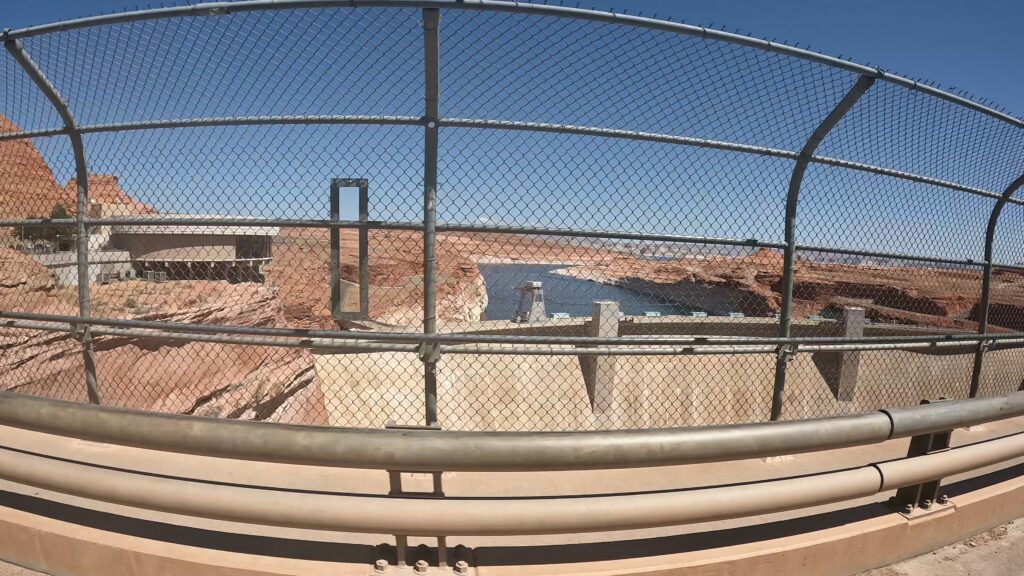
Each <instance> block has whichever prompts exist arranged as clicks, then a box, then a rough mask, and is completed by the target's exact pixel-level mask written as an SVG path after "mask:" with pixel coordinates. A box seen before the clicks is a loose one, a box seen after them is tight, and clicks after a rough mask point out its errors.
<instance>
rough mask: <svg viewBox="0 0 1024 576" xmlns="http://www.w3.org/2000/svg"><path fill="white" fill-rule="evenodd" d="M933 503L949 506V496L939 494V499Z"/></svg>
mask: <svg viewBox="0 0 1024 576" xmlns="http://www.w3.org/2000/svg"><path fill="white" fill-rule="evenodd" d="M935 501H936V502H938V503H939V504H941V505H943V506H945V505H946V504H949V496H948V495H946V494H939V497H938V498H937V499H936V500H935Z"/></svg>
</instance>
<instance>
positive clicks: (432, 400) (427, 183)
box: [421, 8, 441, 426]
mask: <svg viewBox="0 0 1024 576" xmlns="http://www.w3.org/2000/svg"><path fill="white" fill-rule="evenodd" d="M440 20H441V14H440V10H438V9H437V8H424V9H423V103H424V116H423V121H424V125H423V333H424V334H435V333H437V247H436V242H437V136H438V134H437V131H438V130H437V129H438V117H439V115H440V113H439V110H438V95H439V92H440V90H439V80H438V72H439V70H438V69H439V68H440V63H439V59H440V47H439V40H438V25H439V23H440ZM438 350H439V349H438V347H437V345H436V344H434V343H424V345H423V352H422V354H421V358H422V359H423V385H424V395H423V400H424V417H425V420H426V425H427V426H433V425H436V424H437V359H438Z"/></svg>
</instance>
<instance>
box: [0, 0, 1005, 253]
mask: <svg viewBox="0 0 1024 576" xmlns="http://www.w3.org/2000/svg"><path fill="white" fill-rule="evenodd" d="M125 7H128V8H132V7H134V6H131V5H128V6H125V5H124V4H123V3H121V2H117V1H96V2H81V1H79V2H71V1H64V0H49V1H47V2H36V3H29V2H11V1H7V0H0V26H3V27H12V28H17V27H22V26H28V25H32V24H38V23H45V22H50V21H54V20H59V19H66V18H71V17H76V16H84V15H92V14H98V13H107V12H111V11H120V10H121V9H123V8H125ZM596 7H599V8H602V9H606V8H613V9H615V10H616V11H623V10H626V11H628V12H629V13H637V12H642V13H643V14H644V15H654V14H657V15H658V16H659V17H661V18H665V17H669V16H671V17H672V18H673V19H674V20H685V21H687V22H689V23H695V24H701V25H709V26H711V25H713V27H715V28H722V29H728V30H730V31H731V30H734V29H737V28H738V29H739V31H741V32H743V33H748V34H752V35H755V36H760V37H767V38H769V39H772V38H775V39H778V40H780V41H784V42H787V43H790V44H794V43H797V44H799V45H800V46H802V47H803V46H807V45H810V47H811V48H813V49H814V50H817V51H822V52H825V53H828V54H833V55H840V54H841V55H843V56H844V57H848V58H852V59H853V60H855V61H858V62H865V63H871V64H875V65H878V66H881V67H883V68H885V69H887V70H891V71H893V72H896V73H899V74H903V75H907V76H912V77H922V78H926V79H929V80H931V81H934V82H936V83H938V84H939V85H940V86H943V87H946V88H957V89H961V90H964V91H967V92H969V93H970V94H973V95H976V96H980V97H984V98H985V99H988V100H991V101H994V102H995V103H996V104H998V105H999V106H1000V107H1002V108H1004V109H1006V110H1007V111H1009V112H1010V113H1011V114H1022V113H1024V90H1022V84H1024V80H1021V78H1020V76H1019V75H1018V74H1015V73H1014V72H1015V71H1016V70H1019V68H1020V60H1021V57H1022V56H1024V50H1022V49H1021V47H1020V40H1019V33H1020V30H1021V29H1022V25H1024V3H1010V2H990V3H986V2H971V3H968V2H950V1H939V2H929V3H924V2H913V3H911V2H898V1H889V2H876V1H866V2H858V3H838V2H819V3H806V2H803V3H800V2H736V1H721V0H719V1H714V2H710V1H706V2H705V1H695V2H685V3H683V2H660V1H649V2H629V3H627V2H606V3H604V4H601V5H599V6H596ZM230 18H236V17H230ZM353 24H355V26H353ZM417 26H418V21H417V18H416V14H415V13H412V12H410V13H404V14H397V15H395V16H394V17H393V18H392V17H387V18H385V17H377V16H373V15H366V16H364V15H360V16H358V18H357V20H355V21H354V22H353V21H344V22H341V21H338V22H329V21H327V20H326V19H323V18H320V17H319V16H318V15H314V14H307V15H301V14H295V15H289V16H282V15H270V16H268V15H253V16H245V17H241V18H239V19H238V20H237V21H236V22H235V23H232V21H231V20H230V19H227V20H218V19H205V20H204V21H203V22H196V23H193V24H192V25H189V26H187V27H181V28H175V27H174V26H172V25H169V24H168V23H157V24H143V25H137V26H136V27H134V28H132V29H130V30H127V31H122V32H119V31H116V30H114V31H99V30H91V31H83V32H81V33H75V34H71V35H69V36H68V37H67V38H62V39H60V40H59V41H55V42H35V41H29V42H28V43H27V46H28V48H29V49H30V50H31V51H33V54H34V55H35V56H36V58H37V60H38V61H39V62H40V64H41V65H42V66H43V68H44V69H45V70H46V71H47V73H48V75H50V76H51V78H52V79H53V80H54V82H55V84H56V85H57V86H58V88H60V89H61V90H62V92H64V93H65V95H66V96H67V97H68V99H69V100H71V101H72V104H73V107H74V108H75V110H74V111H75V113H76V117H78V118H79V120H80V121H82V122H85V123H101V122H116V121H128V120H133V119H151V118H170V117H195V116H204V115H205V116H218V115H223V116H228V115H240V114H303V113H306V114H326V113H348V114H397V115H414V116H418V115H419V114H420V113H421V110H422V109H421V100H420V98H421V95H420V92H419V87H418V84H416V82H417V81H418V77H419V76H420V75H421V74H422V69H421V68H420V67H419V66H418V63H417V62H416V60H415V56H417V55H418V52H417V50H419V39H418V38H417V37H415V35H414V34H415V31H416V30H417ZM350 29H352V30H358V31H355V32H352V33H351V34H350V35H346V36H343V37H344V40H343V41H342V42H340V43H335V39H336V38H337V35H338V34H339V33H342V32H344V33H345V34H348V30H350ZM396 29H400V30H404V31H407V32H409V34H404V35H403V34H396V33H394V31H395V30H396ZM242 30H245V31H246V34H245V35H242V34H241V33H240V31H242ZM197 39H198V40H197ZM251 39H259V40H260V41H259V42H255V43H252V42H250V40H251ZM33 42H35V44H33ZM97 44H98V45H102V46H105V48H103V49H97V48H95V46H96V45H97ZM90 46H92V47H90ZM310 46H316V49H313V50H311V49H310ZM638 47H639V49H637V48H638ZM167 53H172V54H174V58H167V57H161V56H160V55H161V54H167ZM210 54H214V56H210ZM282 54H285V55H287V54H292V55H295V56H296V57H297V59H296V62H297V64H296V63H294V62H293V61H290V60H288V59H287V58H275V57H274V56H275V55H278V56H280V55H282ZM524 55H525V57H524ZM442 61H443V62H442V113H443V114H444V115H447V116H459V117H490V118H500V119H509V120H532V121H542V122H560V123H571V124H584V125H594V126H602V127H611V128H630V129H638V130H648V131H654V132H667V133H671V134H680V135H690V136H701V137H706V138H713V139H722V140H733V141H738V142H742V143H747V144H760V145H766V146H772V147H778V148H786V149H791V150H797V149H799V148H800V145H801V144H802V142H803V139H804V138H805V137H806V135H808V134H809V132H810V131H811V130H813V127H814V126H815V125H816V123H817V121H818V120H819V119H820V118H821V117H822V116H823V115H824V114H825V113H827V111H828V109H829V108H830V107H831V106H832V105H834V104H835V102H836V101H837V100H838V98H840V97H841V96H842V94H843V93H844V92H845V90H846V89H848V88H849V86H850V85H851V84H852V81H853V80H855V77H853V76H851V75H849V74H845V73H839V72H835V71H833V70H830V69H827V68H824V67H818V66H811V65H807V64H803V63H800V62H797V61H793V60H792V59H786V58H781V57H777V56H772V55H764V54H762V53H758V52H755V51H750V50H746V49H739V48H736V47H733V46H730V45H724V44H718V43H708V42H704V41H699V40H694V39H688V38H687V39H684V38H681V37H676V38H671V37H668V36H667V35H641V34H637V33H635V32H634V31H629V30H626V31H622V30H609V29H606V28H603V27H601V26H596V25H592V24H590V23H583V24H577V23H566V22H563V21H557V20H556V19H550V20H545V21H542V22H541V21H537V20H536V19H528V18H522V17H517V16H507V15H486V16H472V17H463V16H462V15H453V16H447V17H446V18H445V20H444V21H443V22H442ZM339 62H344V63H345V66H344V70H339V66H338V63H339ZM602 66H611V67H612V68H613V69H614V70H615V71H616V73H615V74H613V75H610V76H609V77H604V76H602V74H601V69H602ZM681 70H684V71H681ZM407 79H408V80H410V81H406V80H407ZM15 101H16V103H17V102H22V101H19V100H17V98H15ZM22 105H23V106H24V107H25V108H26V109H28V110H29V111H28V112H27V113H25V114H23V115H22V118H19V121H20V123H22V124H23V125H26V126H29V127H44V126H46V125H47V123H48V122H52V120H51V119H49V118H47V113H45V112H44V107H42V106H39V105H33V104H27V105H26V104H24V103H23V102H22ZM859 106H860V109H858V110H856V111H855V112H856V113H851V115H850V116H849V117H848V118H847V119H846V120H844V124H842V125H840V127H838V128H837V129H836V131H835V132H834V134H833V137H832V138H831V139H830V140H827V141H826V143H825V144H824V145H823V147H822V149H821V152H822V153H824V154H829V155H835V156H841V157H845V158H850V159H853V160H856V161H861V162H868V163H877V164H882V165H885V166H889V167H892V168H896V169H900V170H907V171H916V172H921V173H924V174H926V175H929V176H933V177H936V178H942V179H949V180H958V181H963V182H965V183H967V184H969V185H972V186H978V187H982V188H986V189H992V190H999V189H1001V187H1002V186H1004V185H1005V183H1006V182H1008V181H1009V180H1012V178H1013V177H1015V176H1016V175H1017V174H1016V173H1014V171H1015V170H1019V169H1018V168H1017V166H1024V162H1022V161H1021V160H1022V159H1024V158H1022V152H1018V150H1019V149H1021V147H1020V146H1017V144H1018V143H1019V142H1018V141H1019V138H1020V137H1019V136H1018V135H1017V132H1016V131H1009V132H1008V131H1006V129H1004V128H1002V127H1000V126H998V125H997V124H996V123H994V122H992V121H989V120H986V119H984V118H976V117H969V116H968V115H964V114H962V113H961V112H960V111H958V110H955V109H951V108H950V107H949V106H945V105H942V104H940V103H936V102H932V101H929V100H921V99H915V98H912V97H908V96H907V95H906V94H904V93H901V92H899V91H897V90H895V89H894V88H892V87H891V86H881V84H880V85H879V86H877V87H876V88H874V89H873V91H872V92H871V93H870V95H869V96H868V97H865V99H864V100H863V101H862V103H861V104H860V105H859ZM339 110H340V111H341V112H339ZM901 114H902V115H901ZM33 121H37V122H38V125H33ZM908 126H910V127H908ZM420 138H421V136H420V131H419V129H417V128H409V127H391V128H384V129H380V128H368V127H315V128H308V129H307V128H295V127H292V128H234V129H216V130H185V131H175V132H174V133H173V134H171V133H168V132H167V131H163V132H158V131H152V132H138V133H132V134H128V135H95V136H90V137H89V139H88V140H87V146H88V148H89V155H90V163H91V166H92V169H93V171H96V172H115V173H118V174H119V175H121V177H122V182H123V184H124V186H125V188H127V189H128V190H129V191H130V192H132V193H133V194H135V195H137V196H139V197H141V198H142V199H143V200H145V201H147V202H149V203H151V204H154V205H156V206H157V207H159V208H161V209H162V210H167V211H177V212H206V213H222V214H263V215H275V216H282V217H290V216H310V217H323V215H322V212H323V211H324V208H325V206H326V195H325V194H323V190H322V188H323V186H322V183H323V182H324V181H326V180H327V179H329V178H330V177H333V176H342V177H348V176H358V177H369V178H370V179H371V182H372V185H371V211H372V213H371V218H375V219H396V220H415V219H417V218H418V217H419V210H420V202H419V198H418V193H419V188H418V187H419V180H418V178H419V168H420V161H421V160H420V156H419V155H420V153H421V152H420V146H421V143H420V142H421V140H420ZM441 145H442V149H441V159H440V163H441V166H440V167H441V175H440V191H441V197H440V202H439V209H440V213H441V218H442V219H445V220H449V221H487V222H492V223H519V224H534V225H542V226H559V227H581V228H582V227H593V228H619V229H627V230H634V231H644V232H660V233H675V234H694V235H708V236H733V237H742V238H759V239H763V240H774V241H778V240H780V239H781V209H782V205H783V204H784V193H785V186H786V183H787V181H788V177H789V172H790V170H791V167H792V163H791V162H790V161H784V160H774V159H765V158H752V157H744V156H739V155H736V154H731V153H723V152H716V151H707V150H695V149H692V148H683V147H676V146H669V145H663V144H651V143H630V142H625V141H609V140H606V139H599V140H594V139H587V140H583V139H580V138H578V137H567V136H557V135H546V134H544V135H539V134H527V133H509V132H483V131H479V130H474V129H446V130H445V131H443V136H442V144H441ZM41 148H42V149H43V151H44V154H45V155H46V156H47V158H48V159H49V160H50V161H51V163H52V164H53V165H54V169H55V171H56V172H57V173H58V177H59V178H61V179H62V180H65V181H66V179H67V178H68V177H69V174H70V164H69V162H68V161H67V155H66V149H65V147H64V145H63V144H62V143H60V142H51V143H45V144H41ZM254 198H258V200H254ZM374 200H376V202H375V201H374ZM803 202H804V203H803V204H802V211H801V228H800V236H799V239H800V241H801V242H806V243H813V244H827V245H837V246H861V247H866V248H869V249H876V250H891V251H901V252H911V253H917V254H927V255H933V256H942V257H952V258H979V257H980V253H979V252H980V230H981V229H983V227H984V220H985V218H986V217H987V210H988V209H989V204H988V203H987V201H985V200H978V199H976V198H974V197H970V196H966V195H964V194H961V193H951V192H947V191H945V190H942V189H936V188H933V187H926V186H922V185H917V184H911V183H906V182H894V181H892V179H880V178H879V177H875V176H865V175H862V174H851V173H847V172H842V171H838V170H836V169H825V168H818V167H815V168H812V169H811V170H810V171H809V173H808V176H807V179H806V183H805V194H804V201H803ZM346 211H347V212H351V204H349V205H348V206H347V209H346ZM954 215H955V216H957V217H958V218H953V216H954ZM1007 235H1009V233H1007ZM1007 250H1008V248H1005V247H1004V248H1003V249H1002V253H1003V254H1004V258H1005V259H1009V260H1013V261H1017V260H1020V259H1022V258H1021V255H1020V254H1016V253H1015V252H1010V251H1007Z"/></svg>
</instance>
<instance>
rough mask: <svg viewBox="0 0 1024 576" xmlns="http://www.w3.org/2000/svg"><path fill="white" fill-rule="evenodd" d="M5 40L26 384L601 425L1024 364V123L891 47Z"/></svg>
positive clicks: (395, 414) (583, 29) (300, 26)
mask: <svg viewBox="0 0 1024 576" xmlns="http://www.w3.org/2000/svg"><path fill="white" fill-rule="evenodd" d="M370 4H372V5H370ZM4 45H5V47H6V53H5V54H3V59H2V60H0V66H2V68H0V77H2V80H3V86H4V88H3V91H2V95H3V96H2V100H0V113H2V114H3V116H2V118H0V318H2V326H0V349H2V350H3V354H2V355H0V374H2V375H0V388H3V389H6V390H12V391H17V392H22V393H29V394H39V395H45V396H50V397H56V398H62V399H68V400H75V401H92V402H97V403H100V404H103V405H107V406H118V407H130V408H136V409H143V410H156V411H164V412H175V413H185V414H196V415H204V416H218V417H228V418H247V419H259V420H272V421H282V422H292V423H305V424H326V425H334V426H358V427H381V426H389V425H390V426H424V425H426V426H440V427H442V428H447V429H473V430H570V429H583V430H585V429H607V428H657V427H674V426H686V425H705V424H726V423H741V422H754V421H763V420H768V419H779V418H785V419H794V418H809V417H817V416H829V415H838V414H847V413H856V412H862V411H868V410H874V409H878V408H883V407H890V406H903V405H911V404H916V403H918V402H919V401H921V400H922V399H934V398H938V397H948V398H961V397H968V396H973V395H979V394H980V395H994V394H1003V393H1007V392H1009V391H1013V390H1017V389H1018V388H1019V387H1020V385H1021V383H1022V378H1024V359H1022V358H1021V355H1020V349H1019V347H1020V346H1021V344H1022V343H1024V336H1021V335H1020V334H1019V332H1020V331H1021V330H1022V329H1024V255H1022V254H1021V253H1020V250H1021V247H1020V246H1021V245H1020V242H1019V241H1018V240H1019V238H1020V233H1019V230H1017V229H1016V226H1017V224H1019V223H1020V222H1021V216H1022V214H1024V210H1022V208H1021V206H1022V204H1024V200H1022V199H1018V198H1017V197H1015V193H1016V192H1017V189H1018V188H1019V187H1020V186H1021V185H1022V184H1024V177H1022V176H1021V174H1024V130H1022V127H1024V123H1022V122H1021V121H1020V120H1017V119H1015V118H1013V117H1010V116H1008V115H1006V114H1003V113H1001V112H998V111H996V110H992V109H990V108H987V107H984V106H981V105H979V104H976V103H973V102H971V101H968V100H966V99H964V98H962V97H959V96H955V95H952V94H949V93H946V92H942V91H940V90H938V89H935V88H932V87H929V86H927V85H925V84H921V83H917V82H913V81H910V80H906V79H904V78H901V77H899V76H895V75H892V74H889V73H886V72H884V71H882V70H880V69H876V68H870V67H865V66H860V65H857V64H853V63H850V62H846V61H841V60H837V59H834V58H830V57H827V56H822V55H819V54H814V53H810V52H806V51H802V50H797V49H793V48H788V47H785V46H782V45H779V44H775V43H770V42H766V41H761V40H757V39H752V38H747V37H741V36H735V35H731V34H727V33H721V32H716V31H713V30H708V29H704V28H698V27H693V26H686V25H680V24H673V23H670V22H663V21H657V20H649V19H644V18H638V17H629V16H622V15H615V14H610V13H604V12H594V11H587V10H579V9H569V8H562V7H555V6H540V5H528V4H513V3H505V2H486V3H466V4H464V3H461V2H450V3H449V2H423V3H417V2H399V1H396V2H372V3H368V4H367V5H365V6H364V5H362V4H361V3H359V2H349V1H345V2H342V1H339V2H337V3H336V4H333V3H331V2H323V1H320V2H315V3H302V2H292V3H280V2H260V1H255V2H246V3H242V4H238V5H235V6H231V5H228V7H227V8H225V6H224V5H219V4H218V5H209V6H203V5H198V6H188V7H180V8H167V9H161V10H152V11H143V12H134V13H128V14H121V15H113V16H107V17H98V18H93V19H86V20H81V21H72V22H65V23H61V24H55V25H51V26H42V27H36V28H30V29H24V30H17V31H10V32H7V33H6V34H5V35H4ZM1008 228H1009V229H1008Z"/></svg>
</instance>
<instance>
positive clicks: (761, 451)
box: [0, 393, 1024, 535]
mask: <svg viewBox="0 0 1024 576" xmlns="http://www.w3.org/2000/svg"><path fill="white" fill-rule="evenodd" d="M0 400H2V401H0V425H6V426H14V427H21V428H27V429H31V430H35V431H40V432H46V433H49V434H58V435H62V436H68V437H73V438H80V439H86V440H92V441H97V442H106V443H113V444H121V445H127V446H134V447H140V448H146V449H153V450H166V451H172V452H181V453H189V454H197V455H203V456H215V457H221V458H241V459H253V460H259V461H270V462H282V463H290V464H304V465H308V464H313V465H322V466H341V467H357V468H372V469H381V470H405V471H441V470H445V471H456V470H458V471H488V472H497V471H501V472H512V471H527V470H584V469H594V468H624V467H633V466H667V465H675V464H686V463H700V462H720V461H727V460H737V459H744V458H752V457H764V456H768V455H780V454H792V453H797V452H809V451H819V450H828V449H836V448H843V447H849V446H855V445H863V444H871V443H878V442H884V441H886V440H889V439H893V438H905V437H907V436H911V435H921V434H930V433H934V432H939V431H943V430H948V429H949V428H950V427H960V426H970V425H976V424H980V423H984V422H991V421H994V420H999V419H1005V418H1012V417H1016V416H1020V415H1024V393H1016V394H1012V395H1009V396H1005V397H1000V398H989V399H975V400H967V401H960V402H944V403H938V404H934V405H924V406H920V407H916V408H905V409H900V410H891V411H888V412H884V413H876V414H866V415H861V416H853V417H844V418H832V419H823V420H810V421H799V422H773V423H765V424H751V425H741V426H726V427H708V428H695V429H683V430H661V431H644V432H577V433H549V434H532V433H505V434H500V433H487V434H480V433H460V432H442V431H423V430H419V431H403V430H343V429H318V428H307V427H294V426H285V425H278V424H265V423H251V422H249V423H247V422H236V421H218V420H209V419H199V418H188V417H180V416H172V415H160V414H152V413H144V412H133V411H126V410H116V409H111V408H99V407H92V406H86V405H80V404H73V403H64V402H58V401H53V400H45V399H39V398H31V397H24V396H19V395H11V394H7V393H4V394H2V396H0ZM1021 456H1024V433H1017V434H1011V435H1009V436H1004V437H1001V438H997V439H993V440H989V441H983V442H977V443H974V444H969V445H966V446H961V447H958V448H953V449H948V450H943V451H937V452H933V453H928V454H924V455H920V456H912V457H908V458H904V459H898V460H890V461H884V462H877V463H874V464H869V465H866V466H860V467H856V468H851V469H847V470H841V471H836V472H824V473H818V474H811V475H807V476H801V477H793V478H781V479H772V480H765V481H757V482H753V483H746V484H739V485H727V486H714V487H704V488H695V489H688V490H681V491H679V490H668V491H657V492H642V493H634V494H617V495H600V496H573V497H570V498H566V497H545V498H529V497H517V498H511V499H508V498H487V497H473V498H465V497H459V498H444V497H441V498H422V497H417V498H410V497H407V496H401V495H391V496H372V495H331V494H317V493H304V492H293V491H278V490H275V489H273V488H263V487H257V486H245V485H237V484H236V485H224V484H219V483H212V484H211V483H206V482H197V481H192V480H189V479H187V478H177V477H171V476H165V475H154V474H143V473H138V472H134V471H132V470H124V469H116V468H110V467H107V466H95V465H92V464H88V463H80V462H75V461H69V460H66V459H63V458H54V457H50V456H47V455H43V454H33V453H30V452H25V451H23V450H12V449H10V448H6V447H5V448H0V478H2V479H5V480H9V481H14V482H19V483H22V484H26V485H29V486H34V487H37V488H42V489H47V490H54V491H57V492H61V493H66V494H70V495H74V496H80V497H85V498H92V499H96V500H100V501H106V502H112V503H116V504H123V505H128V506H135V507H139V508H144V509H150V510H158V511H164V512H171V513H175V514H185V515H191V516H198V517H204V518H213V519H220V520H232V521H240V522H249V523H255V524H264V525H273V526H285V527H297V528H304V529H322V530H340V531H348V532H366V533H384V534H396V535H439V534H443V535H519V534H559V533H578V532H604V531H616V530H628V529H636V528H650V527H657V526H668V525H679V524H686V523H696V522H703V521H710V520H722V519H729V518H738V517H745V516H753V515H758V514H767V513H772V512H780V511H786V510H793V509H798V508H807V507H811V506H816V505H822V504H829V503H835V502H842V501H846V500H851V499H856V498H861V497H866V496H872V495H875V494H878V493H880V492H885V491H889V490H893V489H897V488H902V487H906V486H910V485H914V484H919V483H922V482H926V481H930V480H934V479H935V478H942V477H945V476H949V475H953V474H958V473H962V472H968V471H971V470H976V469H978V468H982V467H985V466H990V465H993V464H998V463H1000V462H1004V461H1007V460H1012V459H1015V458H1019V457H1021ZM271 494H272V495H273V497H268V496H269V495H271ZM597 511H600V513H596V512H597Z"/></svg>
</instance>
